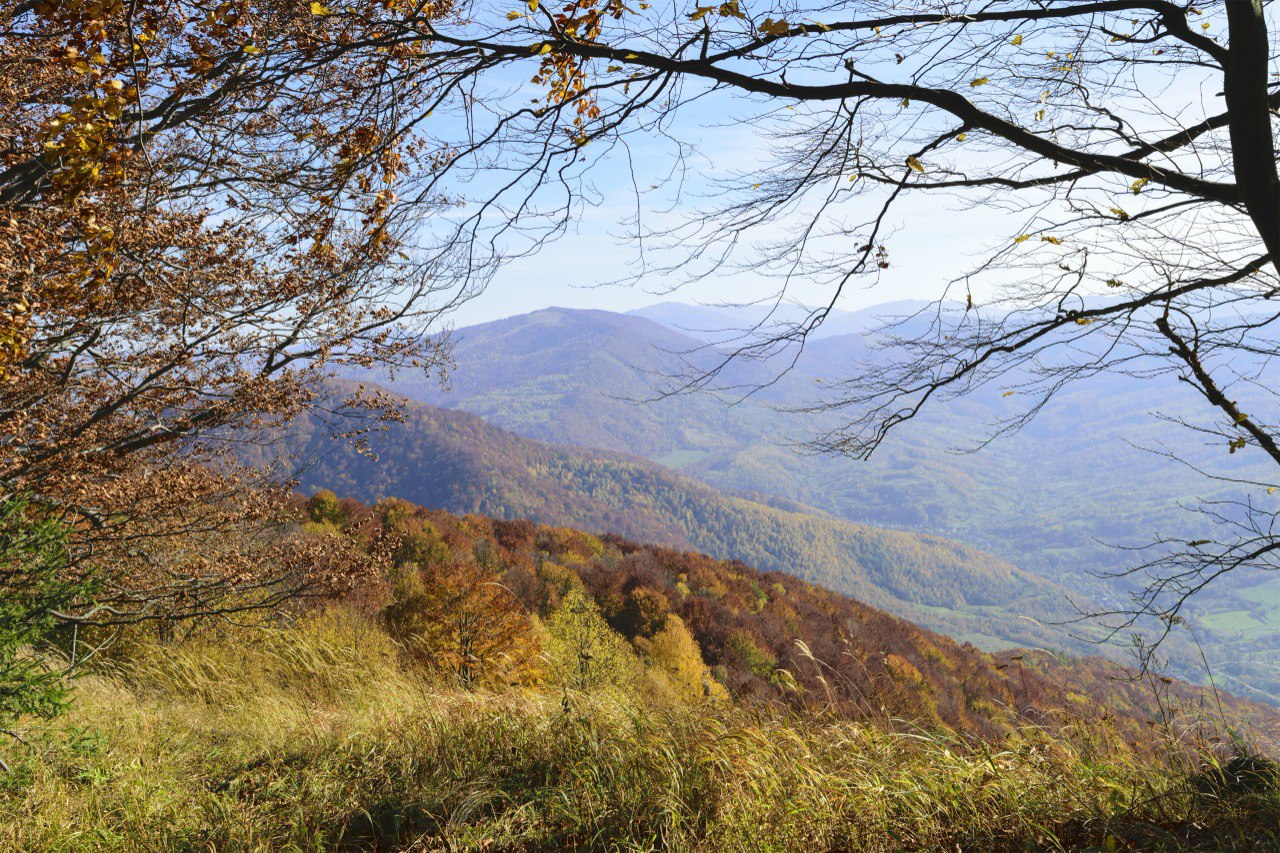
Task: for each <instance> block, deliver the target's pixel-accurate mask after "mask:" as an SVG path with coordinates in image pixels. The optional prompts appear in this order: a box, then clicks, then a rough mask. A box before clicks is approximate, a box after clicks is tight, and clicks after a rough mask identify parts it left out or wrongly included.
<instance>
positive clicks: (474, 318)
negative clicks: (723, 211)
mask: <svg viewBox="0 0 1280 853" xmlns="http://www.w3.org/2000/svg"><path fill="white" fill-rule="evenodd" d="M1034 40H1035V39H1032V41H1034ZM1027 49H1032V48H1031V46H1030V43H1029V44H1028V46H1027ZM522 73H523V72H522ZM884 73H885V74H886V75H890V76H891V75H894V74H900V73H901V72H899V71H895V70H892V69H884ZM1194 76H1197V75H1186V76H1185V77H1184V78H1181V79H1179V81H1178V83H1177V84H1176V85H1174V86H1172V87H1170V88H1167V89H1162V90H1161V91H1159V92H1157V91H1155V90H1154V88H1153V89H1152V91H1149V92H1146V93H1145V95H1146V96H1147V97H1151V98H1154V99H1155V101H1160V102H1166V101H1167V104H1166V105H1167V106H1169V107H1170V108H1171V109H1173V110H1174V111H1175V113H1176V112H1177V111H1179V110H1181V109H1187V110H1188V113H1187V114H1186V115H1184V116H1183V118H1184V119H1185V120H1193V119H1198V118H1199V117H1200V116H1201V115H1204V114H1205V113H1206V111H1207V110H1209V109H1214V110H1216V109H1219V108H1220V104H1218V103H1217V102H1216V98H1215V97H1213V93H1214V92H1215V91H1216V90H1214V89H1209V90H1204V89H1203V87H1202V86H1201V81H1198V80H1196V79H1193V77H1194ZM504 84H512V85H514V86H515V90H516V91H517V92H518V93H519V95H520V96H521V97H523V96H524V95H527V94H530V93H532V94H535V95H536V94H539V92H540V90H537V89H536V88H535V89H530V88H529V87H528V85H527V82H526V81H524V80H506V81H499V85H504ZM772 106H773V107H774V108H776V106H777V105H776V103H774V104H772ZM913 109H918V108H913ZM760 110H761V106H760V103H759V102H755V103H753V102H752V101H751V100H750V98H744V97H741V96H737V97H735V96H730V95H728V94H720V95H716V96H714V97H713V98H711V99H701V100H698V101H697V102H696V104H695V105H694V107H693V108H691V109H685V110H682V111H680V112H678V113H677V117H676V119H675V122H674V124H673V126H672V127H671V132H672V134H673V135H674V136H676V137H678V138H680V139H681V140H682V141H685V142H689V143H692V144H693V146H694V150H695V153H694V156H693V158H692V160H691V163H690V166H691V169H690V174H691V175H692V176H693V177H691V178H690V179H689V180H688V182H687V184H686V185H685V187H684V189H685V193H684V195H682V196H680V197H679V201H678V203H677V196H676V195H675V191H674V189H673V188H672V187H671V186H670V185H662V186H661V187H659V188H656V189H654V190H653V191H652V192H651V191H650V190H648V189H645V188H646V187H649V186H651V181H652V182H654V183H657V184H662V176H663V175H664V174H665V172H666V171H667V170H668V169H669V168H670V166H671V163H672V156H671V155H672V151H671V148H670V146H669V145H668V144H666V143H664V142H662V141H661V140H660V139H657V138H647V137H645V136H643V135H636V136H632V137H629V138H628V140H627V144H628V146H629V155H630V156H629V158H626V159H624V158H623V157H621V156H616V155H612V154H611V155H609V156H607V157H605V158H604V159H603V160H602V161H601V162H600V163H599V164H598V165H597V166H596V167H594V169H593V171H592V172H591V173H590V174H591V180H592V182H593V184H594V189H595V190H596V193H595V194H596V195H597V196H598V198H599V199H601V203H600V204H599V206H596V207H588V208H585V209H584V210H583V212H582V215H581V216H580V217H578V218H577V219H576V221H575V222H574V223H573V225H572V227H571V229H570V230H569V232H568V233H566V234H565V235H563V236H562V237H560V238H559V239H558V240H557V241H556V242H555V243H554V244H553V245H552V246H550V247H548V248H544V249H543V250H542V251H540V252H538V253H537V254H535V255H532V256H530V257H524V258H520V259H518V260H515V261H512V262H510V263H509V264H508V265H507V266H505V267H504V268H503V269H501V270H500V271H499V272H498V274H497V275H496V277H495V278H494V279H493V281H492V282H491V283H490V285H489V286H488V288H487V289H486V290H485V292H483V293H481V294H480V295H478V296H476V297H475V298H473V299H472V300H471V301H470V302H469V303H467V304H465V305H463V306H462V307H461V308H459V309H458V310H457V311H456V312H455V313H454V314H453V315H452V317H451V318H450V319H451V323H452V324H453V325H455V326H467V325H472V324H476V323H482V322H487V321H491V320H496V319H500V318H503V317H509V316H513V315H517V314H523V313H527V312H530V311H535V310H539V309H542V308H547V307H552V306H559V307H572V308H596V309H604V310H610V311H627V310H632V309H636V308H640V307H644V306H647V305H651V304H654V303H655V302H660V301H667V300H675V301H680V302H686V303H701V304H717V303H725V302H729V303H743V302H750V301H753V300H759V299H761V298H766V299H767V298H768V296H769V295H770V294H773V293H775V292H776V291H777V289H778V288H779V286H780V282H779V281H778V279H776V278H770V277H769V276H767V275H763V274H760V273H758V272H755V271H747V272H745V273H741V274H738V275H734V276H729V275H721V274H716V275H714V276H708V277H706V278H703V279H700V280H698V281H696V282H693V283H691V284H689V285H686V286H684V287H682V288H681V289H680V290H678V291H676V292H674V293H672V292H670V290H669V288H670V286H671V285H672V283H673V282H672V280H671V279H668V278H665V277H663V276H661V275H650V276H647V277H644V278H641V279H640V280H639V281H637V282H634V283H632V284H629V285H625V286H609V285H608V284H607V282H611V281H616V280H618V279H625V278H628V277H630V276H633V275H634V273H635V271H636V269H637V268H636V266H635V252H634V250H633V249H632V247H631V246H630V245H629V243H628V240H627V239H626V237H625V231H626V220H627V219H628V218H629V217H630V216H631V215H632V214H633V213H634V211H635V200H636V198H635V187H637V186H638V187H640V188H641V190H642V194H643V196H644V197H645V198H644V206H645V208H647V209H648V212H647V213H646V217H647V219H646V222H647V224H649V225H650V226H653V225H654V224H657V225H668V224H671V223H674V222H675V221H676V220H677V218H678V217H679V216H681V215H682V211H688V210H691V209H693V208H694V207H696V206H697V204H698V203H699V200H700V199H702V200H705V198H706V193H707V192H708V191H709V190H710V188H711V187H712V181H714V180H715V179H717V178H721V177H724V176H727V175H731V174H737V175H750V174H751V173H752V170H753V169H758V168H760V166H761V165H762V164H764V163H767V162H768V160H769V154H768V152H767V151H766V146H767V140H766V139H765V137H764V134H763V131H762V130H761V129H760V123H759V122H758V121H755V120H753V119H752V117H753V115H755V114H758V113H759V112H760ZM783 115H786V114H785V113H784V114H783ZM791 115H799V114H798V113H792V114H791ZM1138 120H1140V118H1139V119H1138ZM948 121H949V120H948ZM948 126H949V125H948ZM970 144H971V145H972V142H971V143H970ZM966 154H967V156H974V155H973V154H972V153H969V152H966ZM978 156H981V155H978ZM993 156H994V155H993ZM1006 156H1007V155H1006ZM975 162H980V161H975ZM633 176H634V179H633ZM481 180H482V179H481ZM747 180H748V181H750V179H749V178H748V179H747ZM472 189H473V190H474V191H475V192H476V194H477V195H480V196H483V195H484V187H483V185H478V186H475V187H472ZM880 200H881V196H880V195H879V193H863V194H860V195H857V196H856V197H855V198H854V199H853V200H852V201H850V202H848V203H847V204H845V206H844V208H842V210H843V212H844V214H845V216H846V218H847V219H848V220H850V221H853V222H861V221H865V220H867V219H870V218H872V214H873V211H874V210H875V206H876V205H878V204H879V202H880ZM1127 201H1128V203H1129V204H1130V205H1131V206H1132V205H1136V204H1138V203H1139V202H1137V201H1136V200H1133V199H1128V200H1127ZM957 204H958V202H956V201H954V200H950V199H947V198H945V197H940V196H938V195H936V194H933V193H928V194H924V193H922V194H918V195H916V194H908V195H907V196H905V197H903V198H901V199H899V200H898V202H897V203H896V205H895V206H894V208H893V210H892V212H891V214H890V218H889V219H888V221H887V222H886V223H885V225H886V226H887V231H888V232H889V233H890V235H891V238H890V240H889V249H890V253H891V254H890V260H891V266H890V268H889V269H888V270H886V271H885V272H884V274H883V275H882V276H881V277H880V281H879V282H878V283H877V284H876V285H875V286H874V287H872V288H868V287H865V286H861V287H855V288H853V289H851V290H848V291H846V292H845V293H844V294H843V295H842V298H841V301H840V303H839V304H838V306H837V307H838V308H840V309H843V310H859V309H863V308H867V307H870V306H873V305H878V304H882V303H886V302H893V301H898V300H903V299H926V300H927V299H938V298H942V297H943V295H944V291H945V288H946V286H947V283H948V281H949V280H951V279H952V278H953V277H955V276H957V275H959V274H961V273H963V272H965V271H967V270H968V269H970V268H971V267H972V266H973V265H974V264H975V263H976V262H977V261H978V260H979V259H981V258H983V257H986V256H988V254H989V251H990V250H992V249H994V248H997V247H1005V246H1008V241H1009V240H1010V239H1011V238H1012V236H1013V235H1018V234H1020V233H1024V232H1022V231H1020V230H1019V229H1021V228H1022V227H1024V224H1023V220H1022V219H1021V218H1020V217H1014V218H1011V215H1010V214H1009V213H1007V212H1002V211H998V210H995V209H992V208H983V207H970V208H966V209H961V208H959V207H957ZM758 236H763V237H765V238H767V237H769V236H770V235H768V234H764V235H758ZM859 236H861V235H860V234H858V232H856V231H855V232H854V234H853V236H851V237H850V238H849V239H851V240H857V239H858V238H859ZM979 287H981V285H979ZM789 295H790V297H791V298H792V299H793V300H794V301H798V302H801V303H803V304H807V305H816V304H823V303H825V301H826V299H827V297H828V295H829V294H828V291H826V290H825V289H824V288H823V287H821V286H817V285H810V286H806V285H805V283H804V282H803V281H802V282H800V283H799V284H798V285H797V286H796V287H794V289H793V290H791V291H789ZM990 295H991V294H990V293H987V292H982V291H981V290H977V289H975V291H974V293H973V297H974V299H975V300H984V299H986V298H987V297H988V296H990ZM952 298H955V294H954V293H953V294H952ZM960 298H963V294H961V296H960ZM762 310H764V309H762Z"/></svg>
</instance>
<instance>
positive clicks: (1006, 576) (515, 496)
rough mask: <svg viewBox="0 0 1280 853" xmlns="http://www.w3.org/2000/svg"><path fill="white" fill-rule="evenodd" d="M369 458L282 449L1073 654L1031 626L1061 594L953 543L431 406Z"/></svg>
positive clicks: (313, 476) (352, 491)
mask: <svg viewBox="0 0 1280 853" xmlns="http://www.w3.org/2000/svg"><path fill="white" fill-rule="evenodd" d="M369 444H370V449H371V450H372V451H373V453H374V454H376V458H373V457H371V456H369V455H364V454H361V453H357V452H356V451H355V450H354V449H352V448H351V447H350V445H349V444H348V443H345V442H335V441H334V440H332V439H331V438H329V437H328V433H327V431H326V430H324V429H322V428H320V427H319V425H318V424H317V423H316V422H314V421H308V422H304V423H300V424H298V425H297V426H296V427H295V428H294V429H293V430H291V432H290V434H289V435H288V436H287V437H286V440H285V442H284V443H283V445H282V446H288V447H289V448H290V449H291V452H294V453H297V454H299V455H300V457H301V458H303V459H306V460H309V463H310V464H309V466H308V467H307V469H306V470H305V471H304V472H303V473H302V475H301V477H300V481H301V484H302V486H303V487H304V488H307V489H313V488H318V487H325V488H330V489H333V490H334V491H335V492H337V493H338V494H339V495H345V496H350V497H355V498H359V499H361V500H365V501H373V500H377V499H379V498H383V497H398V498H403V499H405V500H409V501H412V502H414V503H418V504H422V505H425V506H429V507H432V508H438V509H447V510H450V511H453V512H471V513H482V514H485V515H492V516H496V517H499V518H529V519H533V520H534V521H538V522H541V523H547V524H563V525H572V526H575V527H580V528H582V529H585V530H588V531H590V532H593V533H615V534H620V535H623V536H628V537H631V538H636V539H643V540H646V541H652V542H656V543H661V544H665V545H670V546H674V547H682V548H696V549H698V550H701V551H705V552H707V553H709V554H711V555H713V556H716V557H721V558H733V559H739V560H743V561H745V562H749V563H751V564H754V565H757V566H760V567H762V568H764V569H767V570H775V571H785V572H787V573H789V574H792V575H795V576H797V577H800V578H803V579H805V580H809V581H813V582H815V583H821V584H823V585H824V586H827V587H829V588H831V589H833V590H836V591H839V592H843V593H847V594H850V595H854V596H856V597H858V598H860V599H862V600H864V601H867V602H869V603H871V604H873V605H875V606H878V607H883V608H885V609H888V610H890V611H891V612H894V613H898V614H900V615H903V616H906V617H908V618H911V619H913V620H916V621H919V622H920V623H921V624H924V625H927V626H929V627H932V628H935V629H936V630H940V631H944V632H946V633H949V634H951V635H953V636H956V637H959V638H962V639H969V640H972V641H974V642H975V643H977V644H980V645H983V646H986V647H999V646H1007V645H1011V644H1014V645H1041V644H1046V643H1047V644H1052V645H1062V644H1063V643H1065V642H1066V640H1065V638H1064V637H1063V636H1062V635H1060V634H1059V633H1058V632H1056V631H1054V630H1051V629H1048V628H1046V627H1043V626H1041V625H1038V624H1036V623H1035V622H1033V621H1030V619H1031V618H1041V619H1046V618H1052V617H1058V616H1060V615H1061V614H1062V612H1063V607H1064V592H1063V590H1062V589H1060V588H1058V587H1056V586H1054V585H1053V584H1051V583H1048V582H1046V581H1043V580H1041V579H1038V578H1036V577H1035V576H1033V575H1030V574H1027V573H1025V572H1022V571H1020V570H1018V569H1016V568H1014V567H1013V566H1011V565H1009V564H1008V563H1006V562H1004V561H1002V560H999V559H997V558H995V557H992V556H990V555H988V554H984V553H982V552H980V551H977V550H975V549H973V548H969V547H967V546H964V545H960V544H957V543H955V542H949V541H947V540H944V539H940V538H937V537H932V536H924V535H920V534H915V533H908V532H902V531H893V530H885V529H878V528H873V527H868V526H866V525H861V524H855V523H852V522H847V521H842V520H839V519H834V518H830V517H827V516H823V515H820V514H817V513H813V512H807V513H806V512H797V511H795V510H794V509H782V508H778V507H776V506H770V505H768V504H766V503H763V502H760V501H755V500H751V499H748V498H745V497H739V496H733V495H726V494H723V493H721V492H717V491H716V490H714V489H712V488H710V487H708V486H706V485H705V484H703V483H700V482H698V481H696V480H693V479H690V478H688V477H684V476H681V475H679V474H676V473H675V472H673V471H670V470H669V469H666V468H664V467H662V466H660V465H657V464H655V463H653V462H649V461H647V460H643V459H640V458H638V457H633V456H625V455H622V454H616V453H605V452H598V451H587V450H583V449H578V448H568V447H557V446H553V445H548V444H543V443H540V442H535V441H531V440H529V439H524V438H521V437H519V436H516V435H514V434H512V433H509V432H506V431H504V430H501V429H498V428H497V427H494V426H492V425H490V424H487V423H485V422H484V421H483V420H481V419H480V418H477V417H475V416H473V415H468V414H465V413H462V412H456V411H449V410H444V409H438V408H435V407H432V406H428V405H425V404H421V403H413V402H407V403H406V408H405V419H404V422H403V423H399V424H391V425H389V426H388V428H387V429H386V430H385V431H382V432H374V433H372V434H371V435H370V436H369ZM1020 617H1024V618H1020Z"/></svg>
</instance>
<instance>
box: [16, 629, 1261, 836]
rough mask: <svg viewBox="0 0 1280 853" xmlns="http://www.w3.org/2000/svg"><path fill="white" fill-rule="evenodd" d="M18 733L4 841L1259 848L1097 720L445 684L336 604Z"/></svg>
mask: <svg viewBox="0 0 1280 853" xmlns="http://www.w3.org/2000/svg"><path fill="white" fill-rule="evenodd" d="M26 740H27V741H28V743H29V747H23V746H21V745H20V744H17V743H15V744H14V745H13V747H12V748H11V749H10V750H9V753H10V755H11V763H12V764H13V765H14V773H13V774H12V775H11V776H10V777H8V778H7V779H5V780H0V785H2V786H3V788H2V790H0V848H2V849H6V850H7V849H14V850H81V849H84V850H129V851H133V850H146V851H149V850H157V851H159V850H166V851H167V850H192V851H194V850H210V849H213V850H264V851H265V850H272V851H275V850H328V849H335V848H346V849H383V850H393V849H405V850H408V849H415V850H436V849H438V850H468V849H477V850H479V849H484V850H491V851H492V850H525V849H530V850H559V849H566V848H575V847H576V848H584V849H585V848H612V849H624V850H651V849H679V850H684V849H688V850H806V851H813V850H866V851H881V850H883V851H890V850H915V849H934V850H947V851H955V850H957V849H960V850H975V851H977V850H983V851H985V850H1053V849H1070V850H1078V849H1085V848H1088V847H1090V846H1093V847H1095V848H1097V849H1104V850H1105V849H1132V848H1140V849H1188V848H1199V849H1206V850H1209V849H1211V850H1221V849H1277V847H1278V846H1280V835H1278V834H1277V817H1276V816H1277V814H1278V813H1280V812H1278V811H1277V802H1276V798H1275V794H1274V788H1273V786H1270V785H1267V784H1254V782H1256V779H1253V777H1250V779H1245V780H1244V781H1241V777H1238V776H1237V777H1232V776H1230V775H1229V774H1218V775H1217V776H1214V775H1213V774H1212V773H1209V774H1206V773H1204V772H1202V768H1200V767H1199V766H1198V765H1196V764H1195V763H1194V761H1191V760H1190V759H1194V757H1195V754H1194V753H1188V752H1187V751H1186V750H1185V749H1182V750H1172V749H1170V750H1167V751H1164V750H1155V749H1150V748H1143V749H1141V750H1135V749H1134V748H1133V747H1132V746H1131V745H1129V744H1126V743H1125V742H1124V741H1123V739H1121V738H1120V737H1118V736H1117V735H1116V734H1115V733H1114V732H1112V731H1111V730H1109V729H1108V728H1107V727H1106V726H1094V727H1083V726H1073V725H1072V724H1071V723H1070V722H1069V721H1065V720H1064V721H1063V722H1062V724H1061V725H1058V726H1055V727H1053V729H1052V730H1048V729H1044V728H1039V729H1037V728H1023V729H1020V730H1019V731H1018V732H1017V733H1016V734H1015V735H1013V736H1011V737H1010V738H1009V739H1008V741H1007V742H1005V743H1002V744H1000V745H999V747H990V746H982V745H979V744H976V743H973V742H969V741H966V740H964V739H961V738H958V737H956V736H953V735H949V734H946V733H939V732H924V731H915V732H913V731H896V732H889V731H885V730H883V729H881V728H876V727H872V726H867V725H860V724H856V723H852V722H848V721H840V720H835V719H823V718H821V717H812V716H797V715H793V714H788V713H784V712H782V711H780V710H778V709H769V708H764V707H749V708H744V707H740V706H738V707H734V706H726V705H715V704H708V705H699V706H673V705H670V704H666V705H663V704H655V703H653V702H650V701H646V700H645V699H643V698H642V697H637V696H628V695H625V694H619V693H600V694H567V695H565V694H549V693H536V692H508V693H469V692H465V691H461V690H458V689H453V688H444V687H440V686H438V685H433V684H430V683H428V682H425V681H423V680H420V679H418V678H416V677H415V676H414V675H413V673H412V672H411V671H409V670H407V669H406V668H405V667H404V665H403V664H402V662H401V658H400V656H399V654H398V650H397V648H396V646H395V645H394V643H393V642H392V641H391V640H390V638H389V637H387V636H386V635H385V634H383V633H381V632H380V631H377V630H376V629H373V628H372V627H371V626H369V625H368V624H367V623H364V622H362V621H361V620H360V619H359V618H357V617H354V616H351V615H349V614H345V613H342V612H333V613H330V614H327V615H324V616H320V617H314V618H311V619H308V620H306V621H305V622H304V623H303V624H301V625H299V626H297V627H295V628H293V629H290V630H288V631H281V632H279V633H274V634H265V633H262V632H254V633H251V634H247V635H244V636H231V637H224V638H221V639H218V640H200V641H192V642H186V643H181V644H175V645H168V646H151V647H147V648H144V649H143V650H142V651H141V652H140V653H139V654H138V656H137V657H136V658H135V659H133V660H131V661H129V662H126V663H122V664H119V665H118V666H116V667H115V669H114V670H112V671H108V672H102V673H99V674H96V675H93V676H91V677H87V678H85V679H83V680H82V681H81V682H80V684H79V687H78V690H77V702H76V707H75V710H74V711H73V712H72V714H71V715H70V716H69V717H67V718H65V719H63V720H61V721H59V722H56V723H51V724H47V725H44V726H41V727H35V728H32V729H30V730H29V731H27V732H26ZM1189 756H1190V759H1189ZM1206 757H1207V756H1206ZM1213 779H1217V780H1218V782H1219V783H1220V784H1216V785H1215V784H1209V783H1207V782H1206V780H1210V781H1212V780H1213ZM1251 780H1252V781H1251Z"/></svg>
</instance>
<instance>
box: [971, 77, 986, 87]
mask: <svg viewBox="0 0 1280 853" xmlns="http://www.w3.org/2000/svg"><path fill="white" fill-rule="evenodd" d="M989 82H991V78H990V77H979V78H978V79H977V80H971V81H969V86H970V87H975V88H976V87H978V86H985V85H987V83H989Z"/></svg>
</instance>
